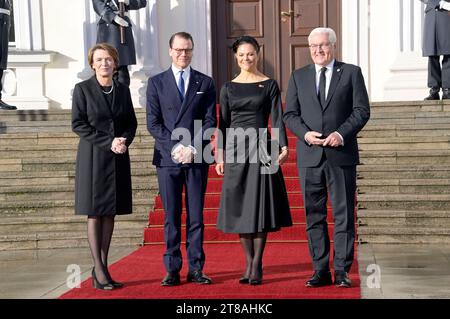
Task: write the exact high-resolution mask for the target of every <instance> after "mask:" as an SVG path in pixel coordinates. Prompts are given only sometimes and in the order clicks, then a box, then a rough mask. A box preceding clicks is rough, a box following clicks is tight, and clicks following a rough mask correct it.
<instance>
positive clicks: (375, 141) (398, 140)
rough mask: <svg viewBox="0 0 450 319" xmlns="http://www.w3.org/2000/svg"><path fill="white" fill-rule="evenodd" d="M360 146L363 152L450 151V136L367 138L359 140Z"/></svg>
mask: <svg viewBox="0 0 450 319" xmlns="http://www.w3.org/2000/svg"><path fill="white" fill-rule="evenodd" d="M358 145H359V149H360V150H361V151H378V150H380V151H389V150H392V151H404V150H406V151H414V150H450V136H438V137H433V138H431V139H427V140H424V138H423V137H389V138H378V137H366V138H361V139H359V140H358Z"/></svg>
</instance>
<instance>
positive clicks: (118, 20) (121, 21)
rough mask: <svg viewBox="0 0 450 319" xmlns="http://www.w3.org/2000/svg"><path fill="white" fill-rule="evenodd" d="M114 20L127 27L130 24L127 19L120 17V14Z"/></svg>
mask: <svg viewBox="0 0 450 319" xmlns="http://www.w3.org/2000/svg"><path fill="white" fill-rule="evenodd" d="M114 22H115V23H117V24H118V25H121V26H122V27H125V28H127V27H128V26H129V25H130V24H129V23H128V22H127V21H126V20H125V19H123V18H121V17H119V16H118V15H117V16H115V17H114Z"/></svg>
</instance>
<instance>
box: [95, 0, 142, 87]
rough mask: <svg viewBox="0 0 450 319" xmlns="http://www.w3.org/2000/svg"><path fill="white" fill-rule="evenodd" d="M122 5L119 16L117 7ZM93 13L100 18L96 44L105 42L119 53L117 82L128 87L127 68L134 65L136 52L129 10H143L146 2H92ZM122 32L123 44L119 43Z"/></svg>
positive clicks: (138, 0)
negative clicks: (122, 11)
mask: <svg viewBox="0 0 450 319" xmlns="http://www.w3.org/2000/svg"><path fill="white" fill-rule="evenodd" d="M121 3H123V5H124V8H125V10H124V11H125V15H124V16H123V17H121V16H120V11H119V7H120V5H121ZM92 4H93V6H94V10H95V12H96V13H97V14H98V15H99V16H100V20H99V21H98V29H97V43H102V42H106V43H108V44H110V45H112V46H113V47H114V48H116V50H117V51H118V52H119V67H118V68H117V73H116V77H117V80H118V81H119V82H120V83H122V84H125V85H126V86H130V73H129V72H128V66H129V65H132V64H136V50H135V47H134V38H133V30H132V29H131V20H130V18H129V17H128V11H129V10H139V9H141V8H145V6H146V5H147V0H92ZM121 29H122V30H123V40H124V41H123V42H122V41H121V32H122V31H121Z"/></svg>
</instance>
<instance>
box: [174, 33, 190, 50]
mask: <svg viewBox="0 0 450 319" xmlns="http://www.w3.org/2000/svg"><path fill="white" fill-rule="evenodd" d="M175 37H180V38H183V39H185V40H191V42H192V48H194V39H192V35H190V34H189V33H187V32H177V33H174V34H172V36H171V37H170V39H169V48H171V49H172V44H173V41H174V40H175Z"/></svg>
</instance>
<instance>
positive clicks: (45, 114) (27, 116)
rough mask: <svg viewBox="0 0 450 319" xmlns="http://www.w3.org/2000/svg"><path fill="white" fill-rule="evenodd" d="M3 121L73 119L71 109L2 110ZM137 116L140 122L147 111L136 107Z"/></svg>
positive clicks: (69, 120)
mask: <svg viewBox="0 0 450 319" xmlns="http://www.w3.org/2000/svg"><path fill="white" fill-rule="evenodd" d="M0 112H1V113H0V114H1V116H0V118H1V121H0V122H3V123H6V124H7V125H9V124H10V123H15V122H34V121H44V122H45V121H47V122H52V121H67V123H69V125H70V123H71V121H72V111H71V110H54V111H53V110H17V111H0ZM134 112H135V113H136V118H137V119H138V122H142V121H143V120H145V117H146V113H145V109H144V108H135V109H134Z"/></svg>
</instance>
